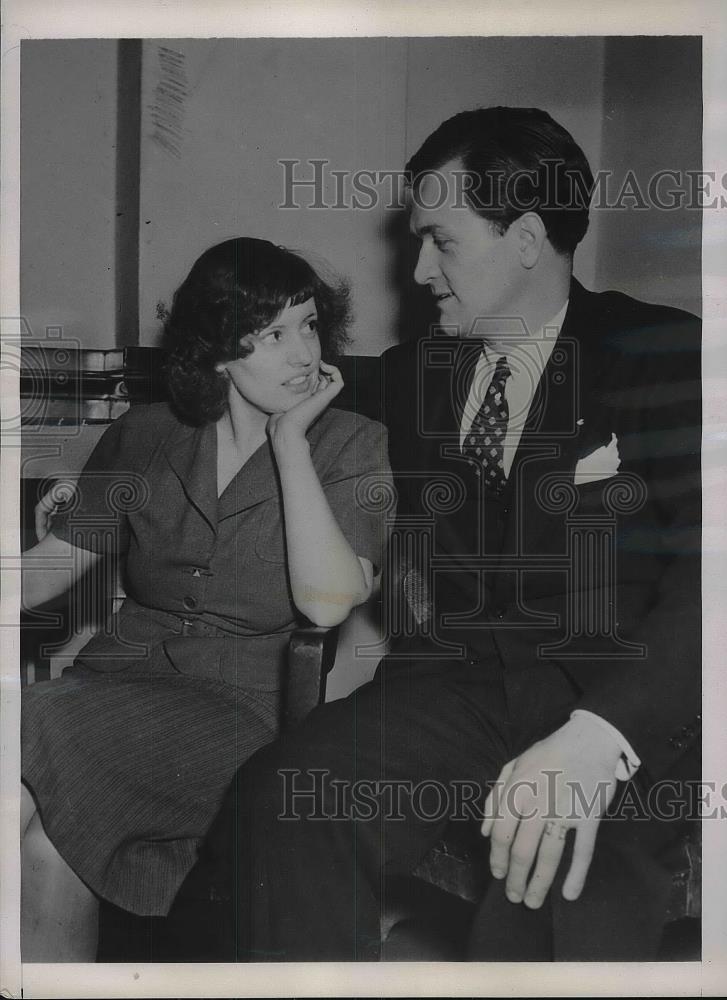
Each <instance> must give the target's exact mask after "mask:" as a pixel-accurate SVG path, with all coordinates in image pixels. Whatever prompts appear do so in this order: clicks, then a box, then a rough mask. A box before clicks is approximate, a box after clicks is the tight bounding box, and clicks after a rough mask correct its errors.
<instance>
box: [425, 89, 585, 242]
mask: <svg viewBox="0 0 727 1000" xmlns="http://www.w3.org/2000/svg"><path fill="white" fill-rule="evenodd" d="M452 160H459V161H461V164H462V168H463V170H464V171H465V173H466V174H468V175H469V177H468V178H467V181H466V183H465V184H464V185H463V188H462V190H463V193H464V196H465V198H466V199H467V202H468V203H469V205H470V206H471V208H473V209H474V211H475V212H477V214H478V215H480V216H482V217H483V218H485V219H489V220H490V221H491V222H492V223H493V225H494V226H495V227H496V228H497V230H498V231H499V232H500V233H504V232H505V231H506V230H507V228H508V227H509V226H510V224H511V223H512V222H514V221H515V219H517V218H519V217H520V216H521V215H524V214H525V212H527V211H533V212H536V213H537V214H538V215H539V216H540V218H541V219H542V220H543V223H544V225H545V229H546V232H547V234H548V239H549V240H550V242H551V244H552V245H553V247H554V248H555V250H557V251H558V253H561V254H567V255H569V256H572V254H573V252H574V250H575V248H576V246H577V245H578V243H579V242H580V241H581V240H582V239H583V237H584V235H585V233H586V230H587V229H588V205H589V202H590V198H591V194H592V192H593V174H592V173H591V168H590V166H589V165H588V160H587V159H586V157H585V154H584V152H583V150H582V149H581V148H580V146H579V145H578V144H577V143H576V142H575V140H574V139H573V137H572V136H571V134H570V133H569V132H568V131H566V129H564V128H563V126H562V125H559V124H558V123H557V122H556V121H554V120H553V119H552V118H551V117H550V115H549V114H547V112H545V111H540V110H539V109H538V108H503V107H497V108H477V109H475V110H473V111H462V112H461V113H460V114H457V115H455V116H454V117H453V118H449V119H448V120H447V121H446V122H444V123H443V124H442V125H440V126H439V128H438V129H436V131H434V132H433V133H432V134H431V135H430V136H429V138H428V139H427V140H426V141H425V142H424V144H423V145H422V146H421V148H420V149H419V150H418V152H416V153H415V154H414V156H412V158H411V159H410V160H409V162H408V163H407V171H409V173H410V182H411V184H412V187H413V190H414V193H415V194H416V192H417V190H418V187H419V184H420V183H421V180H422V179H423V175H424V174H426V173H431V172H432V171H436V170H439V169H440V168H441V167H443V166H444V165H445V164H446V163H449V162H450V161H452Z"/></svg>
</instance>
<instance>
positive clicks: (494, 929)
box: [202, 650, 663, 961]
mask: <svg viewBox="0 0 727 1000" xmlns="http://www.w3.org/2000/svg"><path fill="white" fill-rule="evenodd" d="M574 698H575V695H574V691H573V688H572V687H571V684H570V682H569V681H568V680H567V678H566V676H565V675H564V674H563V673H562V672H561V671H560V670H559V669H558V668H557V667H556V666H553V665H548V664H545V663H542V662H541V663H539V664H535V665H532V666H531V667H530V668H528V669H525V670H522V671H518V672H510V671H508V673H507V675H506V674H505V672H504V671H503V669H502V667H501V665H500V661H499V658H497V656H496V653H495V652H494V650H493V654H492V656H491V657H489V658H487V659H485V660H484V661H479V662H472V661H466V660H461V661H447V662H446V663H443V662H441V661H440V662H436V661H435V662H432V661H429V662H427V661H425V660H407V661H392V660H390V659H386V660H384V661H383V662H382V664H381V665H380V666H379V669H378V671H377V674H376V676H375V678H374V680H372V681H371V682H370V683H369V684H367V685H364V686H363V687H361V688H359V689H358V690H357V691H355V692H354V693H353V694H351V695H350V696H349V697H348V698H346V699H344V700H341V701H337V702H332V703H329V704H326V705H323V706H320V707H319V708H318V709H316V710H315V711H314V712H313V713H312V714H311V715H310V716H309V717H308V719H307V720H306V721H305V722H304V723H303V724H302V725H301V726H300V727H299V728H298V729H297V730H296V731H294V732H293V733H291V734H290V735H288V736H286V737H284V738H283V739H282V740H280V741H279V742H278V743H276V744H273V745H271V746H269V747H266V748H264V749H263V750H262V751H260V752H259V753H258V754H256V756H255V757H254V758H252V760H251V761H249V762H248V764H247V765H246V766H245V767H243V768H242V769H241V770H240V771H239V772H238V775H237V776H236V779H235V782H234V783H233V786H232V788H231V789H230V792H229V794H228V797H227V800H226V802H225V805H224V807H223V809H222V812H221V814H220V816H219V817H218V819H217V821H216V823H215V825H214V826H213V828H212V831H211V834H210V837H209V838H208V842H207V848H206V852H207V853H206V857H205V858H204V859H203V862H202V864H203V865H207V866H210V865H212V867H213V868H214V869H215V870H216V877H217V878H218V879H219V880H220V881H221V882H222V883H223V884H227V885H229V884H230V882H231V883H232V884H234V885H235V886H236V893H237V906H236V913H235V923H236V927H235V936H236V944H237V955H236V957H237V958H238V959H239V960H243V961H244V960H249V961H305V960H317V961H325V960H339V961H354V960H377V959H378V958H379V957H380V950H381V949H380V932H379V918H380V911H381V903H382V900H385V899H386V887H387V879H388V878H389V877H390V876H393V875H401V874H408V873H409V872H410V871H411V870H412V869H413V868H414V867H415V866H416V864H417V862H418V861H419V860H420V859H421V858H422V857H423V856H424V855H425V854H426V852H427V851H428V850H429V848H430V847H431V846H432V845H433V844H434V843H435V842H436V841H437V839H438V838H439V837H440V836H441V833H442V831H443V829H444V828H445V826H446V825H447V823H448V810H447V808H446V807H445V808H444V809H442V805H441V795H442V794H444V795H448V796H450V799H449V805H452V803H454V802H455V801H456V798H455V797H456V793H455V792H454V791H453V788H454V786H453V782H456V781H461V780H462V779H470V780H471V781H473V782H480V783H482V784H483V785H484V783H486V782H487V781H492V780H494V779H496V778H497V776H498V774H499V772H500V769H501V768H502V766H503V765H504V764H505V763H506V762H507V761H508V760H510V759H511V758H512V757H513V756H515V755H517V754H518V753H520V752H522V750H524V749H525V748H526V747H528V746H530V745H531V744H532V743H533V742H535V740H536V739H538V738H541V737H542V736H545V735H547V734H548V733H550V732H552V731H553V730H554V729H556V728H557V727H558V726H559V725H561V724H562V723H563V722H564V721H565V720H566V719H567V718H568V715H569V713H570V709H571V706H572V704H573V702H574ZM314 772H315V773H314ZM331 779H336V781H339V782H342V783H345V786H346V787H348V788H352V787H354V786H355V787H356V788H358V789H359V790H360V789H361V788H362V787H363V786H362V783H363V782H370V783H371V785H370V786H367V787H369V788H371V789H373V790H374V791H373V792H372V793H371V794H369V796H368V799H367V801H368V804H369V807H370V806H371V802H372V801H375V803H376V805H377V808H376V809H375V810H372V809H370V808H369V811H368V814H367V812H366V808H365V807H364V809H363V812H362V813H360V814H359V818H357V819H355V820H354V819H351V818H350V813H349V812H347V811H346V807H345V803H344V804H343V805H342V802H343V799H342V798H341V789H342V787H344V786H343V785H340V786H336V785H335V784H332V782H331ZM397 780H403V781H406V782H408V783H409V784H408V785H407V786H405V787H406V789H409V788H411V789H413V788H414V787H415V786H417V785H420V783H423V782H424V783H429V784H428V785H421V787H420V793H421V794H420V795H419V796H418V797H417V796H416V795H410V794H408V792H407V793H406V794H404V795H402V796H401V797H400V799H399V801H398V802H397V803H396V805H397V807H398V809H397V810H392V808H391V806H390V805H389V808H388V813H389V816H388V817H387V815H386V814H387V808H386V805H387V803H386V793H384V792H383V791H382V786H381V784H379V785H378V791H379V793H380V795H379V797H378V798H376V796H375V791H376V788H377V786H376V783H381V782H387V781H388V782H392V781H397ZM286 782H287V790H288V794H287V798H286ZM316 782H317V784H316ZM433 782H438V783H439V786H441V789H442V790H443V791H442V792H437V791H436V790H435V788H434V786H433V784H432V783H433ZM292 783H294V787H295V791H296V792H297V793H298V795H297V797H295V798H291V795H290V791H291V789H292V787H293V784H292ZM356 783H358V785H356ZM314 789H315V794H310V793H311V792H312V791H313V790H314ZM300 793H302V794H300ZM306 793H308V794H306ZM480 801H482V800H480ZM392 811H395V812H398V813H399V814H400V818H394V817H392V815H391V814H392ZM450 811H451V810H450ZM286 812H287V813H288V814H289V815H290V814H292V813H294V812H296V813H297V814H298V818H279V817H280V816H281V815H282V814H285V813H286ZM372 813H374V814H373V815H372ZM427 816H429V817H432V818H431V819H427V818H426V817H427ZM606 825H607V824H605V823H603V824H601V827H602V829H603V828H604V827H605V826H606ZM626 825H627V826H629V825H630V826H633V824H626ZM623 830H624V824H623V823H621V824H620V829H619V831H617V832H618V833H619V838H618V839H619V841H623ZM600 836H601V835H600V833H599V837H600ZM483 849H484V850H487V849H488V847H487V842H486V841H483ZM628 855H629V852H628V850H626V852H625V854H624V853H623V852H622V858H621V860H617V861H616V862H615V863H614V862H613V861H612V860H611V861H609V858H612V855H611V854H610V853H609V852H608V851H604V852H603V858H602V859H599V865H601V862H603V864H605V868H603V870H602V871H601V873H600V875H598V879H597V881H596V883H595V884H596V890H595V896H594V906H595V910H594V911H593V912H592V913H591V916H590V919H591V922H592V923H593V924H594V925H595V926H594V929H593V933H592V934H590V935H586V936H585V939H584V940H585V941H586V945H585V946H584V948H583V949H580V950H579V948H578V947H577V946H575V945H573V943H572V941H571V944H570V945H569V947H570V949H571V952H572V954H571V955H570V956H569V957H573V958H577V957H582V958H597V957H598V958H602V957H645V956H644V954H643V946H644V940H643V938H642V937H640V935H639V932H638V921H637V925H633V921H632V923H631V924H629V919H627V920H626V922H625V923H624V924H622V927H623V929H624V933H623V934H622V935H621V937H620V940H621V942H622V943H621V945H619V947H621V948H622V954H620V955H618V956H617V955H613V954H610V953H609V947H610V944H609V942H611V941H612V940H613V934H612V931H611V930H609V928H608V925H607V924H604V922H603V921H604V919H606V918H609V923H610V916H609V915H610V914H611V909H613V907H611V909H609V905H610V904H609V905H606V904H604V900H603V898H602V893H599V891H598V886H601V888H603V885H602V883H603V880H604V879H605V882H606V885H607V886H608V888H609V890H610V889H615V892H611V893H610V897H611V898H612V899H613V901H614V904H615V906H616V910H618V908H619V900H620V899H623V898H624V896H623V894H624V892H625V887H626V886H628V885H633V884H634V882H633V879H634V874H635V873H636V875H637V876H638V873H639V872H640V871H641V870H642V864H641V860H639V861H637V862H636V863H635V864H630V863H629V861H628ZM637 856H638V857H640V854H639V852H638V851H637ZM624 858H626V860H624ZM595 871H596V869H595V868H594V872H595ZM622 876H623V877H622ZM636 882H637V883H638V882H639V878H638V877H637V878H636ZM555 895H556V894H555V893H552V894H551V897H552V898H554V897H555ZM631 895H632V896H633V892H632V893H631ZM647 895H648V894H647ZM645 898H646V897H645ZM638 901H639V900H638V899H637V903H638ZM626 902H627V906H628V905H631V902H632V900H631V897H628V898H627V900H626ZM662 902H663V900H661V898H659V900H657V903H658V904H659V905H661V903H662ZM556 905H557V904H556ZM560 908H561V909H562V910H563V911H564V913H565V916H564V917H562V916H561V917H560V918H558V917H557V916H554V915H553V913H552V912H551V906H550V904H548V905H546V906H545V907H544V908H543V909H542V910H541V911H530V910H527V909H526V908H525V907H524V906H523V905H513V904H511V903H509V902H508V901H507V900H506V898H505V895H504V887H503V884H502V883H495V882H493V885H492V891H491V892H490V893H488V896H487V898H486V899H485V901H484V902H483V904H482V907H481V909H480V913H479V915H478V918H477V920H476V921H475V926H474V930H473V944H472V949H471V953H472V957H473V958H482V959H486V958H487V959H490V960H496V959H528V958H531V959H549V958H552V957H554V947H553V939H552V937H553V926H554V921H555V925H556V926H560V928H561V929H562V930H563V932H564V933H565V935H566V938H568V939H577V938H578V925H579V923H580V921H581V919H582V917H583V912H584V911H583V910H582V908H581V906H580V903H578V904H573V903H565V902H564V901H562V900H560ZM616 910H614V913H615V912H616ZM640 912H642V911H640ZM563 921H565V923H564V922H563ZM651 922H652V923H653V921H651ZM656 926H657V928H658V919H657V921H656ZM634 934H636V937H634ZM651 936H652V937H653V931H652V935H651ZM618 937H619V936H618V935H616V938H618ZM602 939H605V950H604V948H603V947H598V942H600V941H601V940H602ZM624 940H626V941H627V942H632V943H633V947H635V948H636V950H637V952H638V951H639V950H640V949H641V951H640V954H638V955H629V954H628V953H629V952H630V951H632V950H633V948H632V944H629V943H627V944H626V945H623V941H624ZM657 941H658V935H657V938H656V939H655V940H654V942H652V945H650V948H653V949H655V947H656V943H657ZM594 942H595V943H594ZM594 949H595V954H594V953H588V952H592V951H593V950H594ZM623 949H625V950H623Z"/></svg>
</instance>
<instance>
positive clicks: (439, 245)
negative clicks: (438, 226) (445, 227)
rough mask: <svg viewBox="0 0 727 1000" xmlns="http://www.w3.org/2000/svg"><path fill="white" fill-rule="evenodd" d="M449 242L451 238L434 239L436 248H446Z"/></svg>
mask: <svg viewBox="0 0 727 1000" xmlns="http://www.w3.org/2000/svg"><path fill="white" fill-rule="evenodd" d="M451 242H452V241H451V240H444V239H438V240H435V241H434V245H435V247H436V248H437V250H446V248H447V247H448V246H449V244H450V243H451Z"/></svg>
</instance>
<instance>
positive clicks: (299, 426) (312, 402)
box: [267, 361, 343, 451]
mask: <svg viewBox="0 0 727 1000" xmlns="http://www.w3.org/2000/svg"><path fill="white" fill-rule="evenodd" d="M320 367H321V374H320V375H319V379H318V386H317V388H316V390H315V391H314V392H313V393H311V395H310V396H306V397H305V398H304V399H302V400H301V401H300V403H296V404H295V406H292V407H291V408H290V409H289V410H286V411H285V412H283V413H272V414H271V415H270V417H269V418H268V423H267V432H268V434H269V435H270V441H271V442H272V445H273V450H275V451H277V450H278V449H280V448H284V447H286V446H287V445H293V446H294V445H298V444H300V442H301V440H303V439H305V434H306V431H307V430H308V428H309V427H310V425H311V424H312V423H313V422H314V421H315V420H317V419H318V417H319V416H320V415H321V413H323V411H324V410H325V409H326V407H327V406H329V405H330V404H331V402H332V401H333V400H334V399H335V398H336V396H337V395H338V394H339V392H340V391H341V389H342V388H343V378H342V377H341V373H340V371H339V370H338V368H336V367H335V366H334V365H329V364H327V363H326V362H325V361H321V365H320Z"/></svg>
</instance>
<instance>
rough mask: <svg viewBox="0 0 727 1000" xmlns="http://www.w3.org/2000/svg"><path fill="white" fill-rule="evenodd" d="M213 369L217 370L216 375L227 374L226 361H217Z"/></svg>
mask: <svg viewBox="0 0 727 1000" xmlns="http://www.w3.org/2000/svg"><path fill="white" fill-rule="evenodd" d="M215 371H216V372H217V374H218V375H226V374H227V362H226V361H218V362H217V364H216V365H215Z"/></svg>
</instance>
